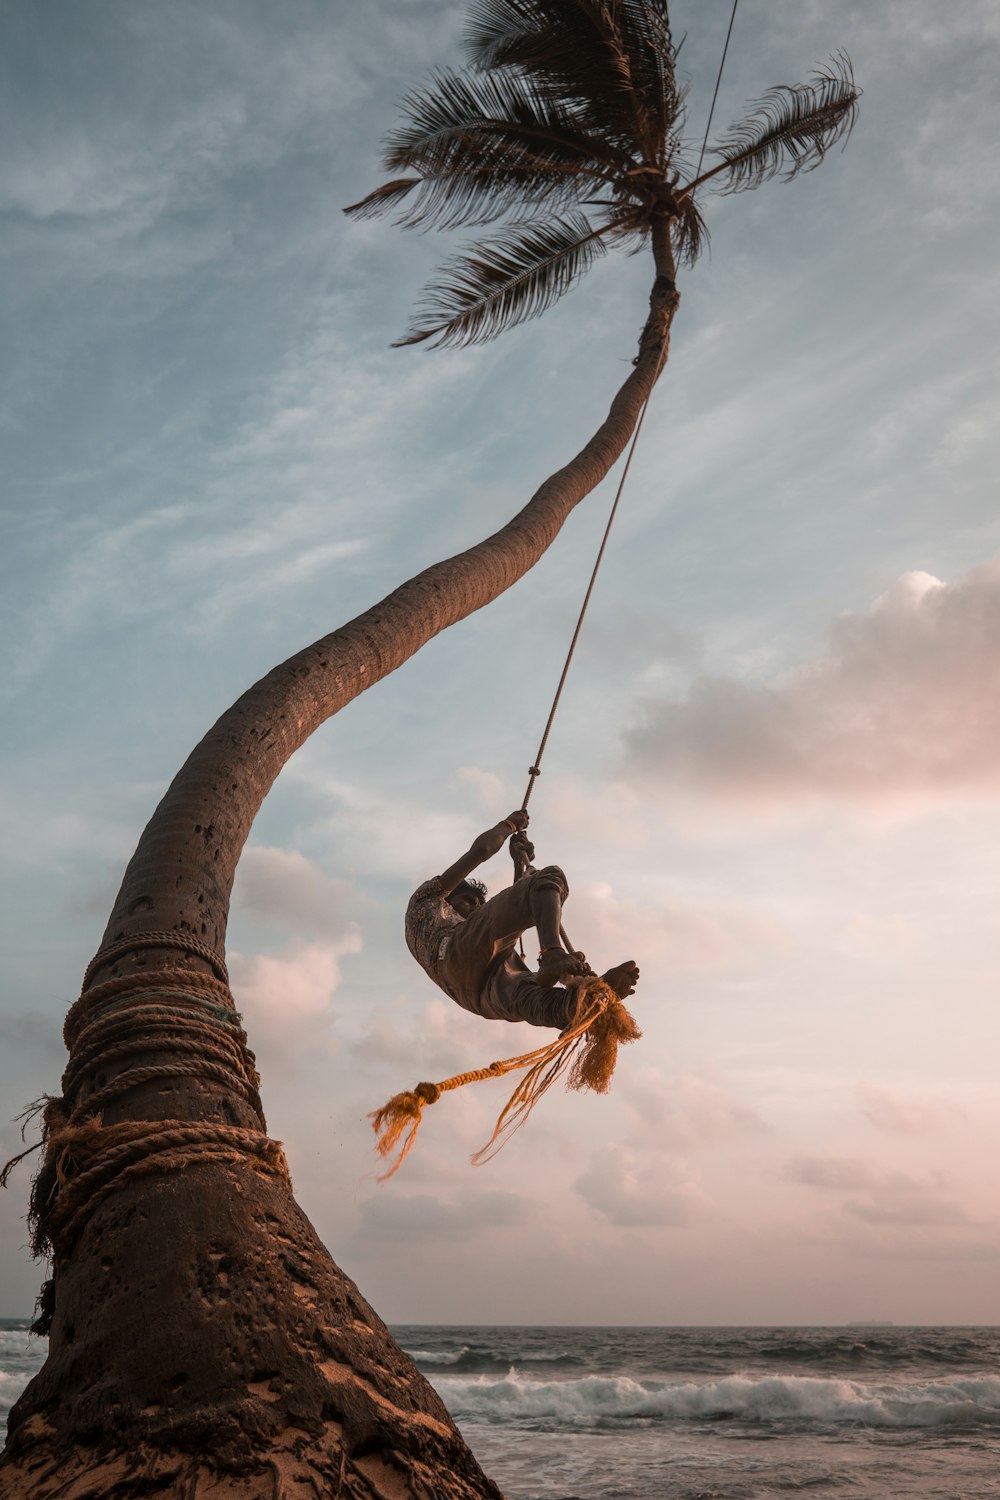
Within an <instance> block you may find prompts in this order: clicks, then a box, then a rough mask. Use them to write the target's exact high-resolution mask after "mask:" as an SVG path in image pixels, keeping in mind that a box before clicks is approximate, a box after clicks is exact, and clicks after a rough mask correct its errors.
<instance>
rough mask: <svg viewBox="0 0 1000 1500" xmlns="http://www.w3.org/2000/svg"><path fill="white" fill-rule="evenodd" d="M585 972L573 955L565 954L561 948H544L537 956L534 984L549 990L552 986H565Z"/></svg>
mask: <svg viewBox="0 0 1000 1500" xmlns="http://www.w3.org/2000/svg"><path fill="white" fill-rule="evenodd" d="M585 972H586V971H585V967H584V965H583V964H581V962H580V960H579V958H578V957H577V955H576V954H575V953H567V952H565V950H564V949H562V948H546V949H545V951H544V952H543V953H541V954H540V955H539V959H538V972H537V973H536V974H535V983H536V984H537V985H539V986H540V987H541V988H542V989H543V990H550V989H551V988H552V986H553V985H555V984H565V983H567V981H569V980H570V979H577V978H579V976H580V975H581V974H583V973H585Z"/></svg>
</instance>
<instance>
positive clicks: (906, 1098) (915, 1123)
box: [857, 1083, 963, 1135]
mask: <svg viewBox="0 0 1000 1500" xmlns="http://www.w3.org/2000/svg"><path fill="white" fill-rule="evenodd" d="M857 1092H858V1099H859V1101H860V1104H861V1113H862V1114H863V1115H864V1117H865V1119H866V1120H867V1121H868V1123H869V1125H871V1126H872V1127H873V1128H874V1129H875V1130H880V1131H883V1132H884V1133H885V1134H887V1135H925V1134H928V1133H930V1132H933V1131H939V1130H942V1129H946V1128H947V1127H948V1126H949V1125H953V1124H954V1123H955V1121H956V1120H958V1119H960V1118H961V1117H962V1114H963V1111H962V1110H960V1109H959V1108H958V1106H957V1105H955V1104H951V1103H948V1102H944V1101H942V1100H938V1099H930V1098H920V1097H918V1096H916V1095H914V1094H904V1093H900V1092H898V1091H897V1090H895V1089H888V1088H883V1087H880V1086H879V1085H878V1084H874V1083H859V1084H858V1089H857Z"/></svg>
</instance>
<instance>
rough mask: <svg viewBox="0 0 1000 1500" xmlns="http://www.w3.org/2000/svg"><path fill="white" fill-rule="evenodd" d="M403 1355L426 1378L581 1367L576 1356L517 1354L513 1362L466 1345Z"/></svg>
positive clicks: (410, 1351) (490, 1351)
mask: <svg viewBox="0 0 1000 1500" xmlns="http://www.w3.org/2000/svg"><path fill="white" fill-rule="evenodd" d="M407 1353H408V1354H409V1356H410V1358H411V1359H412V1360H413V1363H414V1364H415V1365H417V1367H418V1368H419V1369H421V1370H423V1371H424V1373H425V1374H427V1375H434V1374H435V1373H436V1372H438V1371H447V1372H448V1373H449V1374H462V1375H506V1374H507V1372H508V1371H509V1370H510V1369H511V1368H512V1367H513V1366H514V1365H515V1364H517V1365H531V1366H533V1367H534V1368H536V1369H546V1370H572V1369H576V1370H579V1369H581V1368H582V1367H583V1366H584V1364H585V1361H584V1360H583V1359H581V1358H580V1356H579V1355H577V1354H554V1353H545V1352H537V1353H530V1354H527V1353H519V1354H518V1355H517V1358H516V1360H514V1359H512V1358H511V1356H510V1355H509V1354H498V1353H495V1352H494V1351H493V1350H490V1349H483V1348H475V1347H472V1346H470V1345H468V1344H466V1345H464V1346H463V1347H462V1348H461V1349H450V1350H442V1349H408V1350H407Z"/></svg>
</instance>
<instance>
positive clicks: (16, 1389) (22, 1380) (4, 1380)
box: [0, 1370, 31, 1431]
mask: <svg viewBox="0 0 1000 1500" xmlns="http://www.w3.org/2000/svg"><path fill="white" fill-rule="evenodd" d="M30 1379H31V1375H30V1372H28V1371H18V1372H17V1373H16V1374H12V1373H11V1371H9V1370H0V1417H6V1416H7V1413H8V1412H9V1411H10V1409H11V1407H12V1406H13V1405H14V1402H15V1401H16V1400H17V1398H18V1396H19V1395H20V1394H21V1392H22V1391H23V1390H24V1388H25V1386H26V1385H27V1384H28V1381H29V1380H30ZM0 1431H2V1429H0Z"/></svg>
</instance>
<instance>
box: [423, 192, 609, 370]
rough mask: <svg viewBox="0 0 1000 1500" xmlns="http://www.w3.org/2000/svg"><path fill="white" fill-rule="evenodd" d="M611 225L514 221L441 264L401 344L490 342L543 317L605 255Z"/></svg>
mask: <svg viewBox="0 0 1000 1500" xmlns="http://www.w3.org/2000/svg"><path fill="white" fill-rule="evenodd" d="M607 232H608V230H607V228H606V227H602V228H599V229H594V228H593V226H592V225H591V223H590V221H589V220H588V219H587V218H586V217H585V216H584V215H583V214H581V213H576V214H571V215H568V216H566V217H565V218H562V219H554V220H551V221H547V222H545V223H540V224H530V225H520V226H515V227H511V228H509V229H507V230H505V231H504V232H503V233H501V234H498V235H495V236H494V237H492V238H491V239H489V240H485V241H482V242H481V243H479V244H477V245H472V246H470V247H469V248H468V250H467V252H466V253H465V254H464V255H460V256H456V257H455V258H453V259H452V260H450V261H448V262H447V263H446V264H445V265H444V266H442V268H441V273H440V277H439V279H438V280H436V281H434V282H432V283H431V284H430V285H429V286H428V287H427V288H426V289H425V291H424V294H423V297H422V299H421V302H420V304H419V305H418V308H417V313H416V316H415V318H414V321H413V323H412V324H411V326H410V328H409V329H408V331H407V333H406V335H405V337H403V338H401V339H399V340H397V347H398V346H399V345H402V344H419V343H422V342H423V341H424V340H425V339H432V340H433V346H434V347H436V348H440V347H442V346H444V345H453V346H454V345H464V344H480V343H485V342H486V341H487V340H488V339H492V338H495V337H496V336H497V334H498V333H501V332H502V331H503V330H504V329H505V328H510V327H513V326H514V325H515V324H517V323H523V322H525V321H526V319H528V318H534V317H538V316H539V315H540V314H541V313H543V312H545V311H546V309H547V308H549V307H551V305H552V303H553V302H555V301H557V300H558V298H559V297H561V296H562V295H563V294H564V293H565V292H568V291H569V289H570V287H571V286H573V285H574V284H575V283H576V282H577V281H578V280H579V279H580V277H581V276H582V275H583V273H584V272H585V271H586V270H587V269H588V267H589V266H591V265H592V264H593V262H594V261H595V260H596V259H597V258H598V257H599V256H600V255H602V254H603V253H604V245H603V243H602V236H603V235H605V234H606V233H607Z"/></svg>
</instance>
